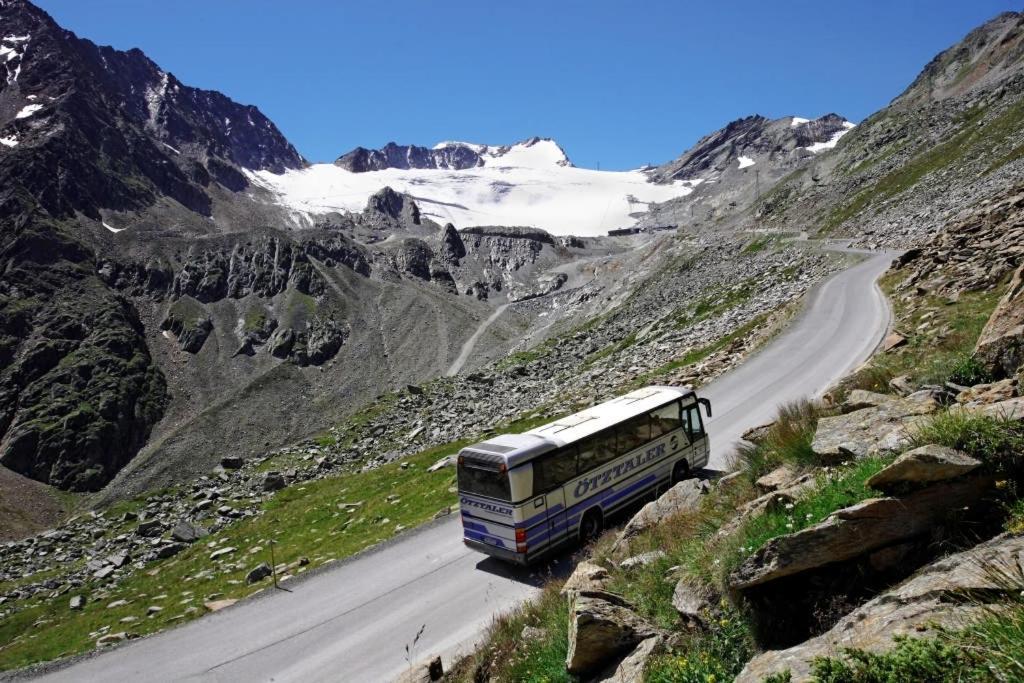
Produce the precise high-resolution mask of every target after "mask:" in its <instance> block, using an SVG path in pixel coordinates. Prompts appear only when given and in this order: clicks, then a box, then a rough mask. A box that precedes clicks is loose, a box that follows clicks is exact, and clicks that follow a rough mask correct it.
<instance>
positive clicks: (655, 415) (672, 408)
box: [650, 403, 682, 439]
mask: <svg viewBox="0 0 1024 683" xmlns="http://www.w3.org/2000/svg"><path fill="white" fill-rule="evenodd" d="M650 415H651V438H652V439H657V438H658V437H660V436H664V435H665V434H668V433H669V432H671V431H672V430H673V429H679V428H680V427H681V426H682V420H680V419H679V404H678V403H669V404H668V405H667V406H664V407H661V408H658V409H657V410H652V411H651V413H650Z"/></svg>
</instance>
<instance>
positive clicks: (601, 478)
mask: <svg viewBox="0 0 1024 683" xmlns="http://www.w3.org/2000/svg"><path fill="white" fill-rule="evenodd" d="M663 455H665V444H663V443H660V444H658V445H657V446H654V447H653V448H648V449H647V450H646V451H643V452H640V453H637V454H636V455H635V456H633V457H632V458H630V459H629V460H626V461H625V462H620V463H619V464H618V465H615V466H614V467H609V468H608V469H606V470H605V471H604V472H598V473H597V474H595V475H594V476H592V477H587V478H585V479H580V480H579V482H578V483H577V484H576V490H575V491H574V492H573V493H574V494H575V496H576V497H577V498H580V497H582V496H583V495H584V494H585V493H586V492H587V491H589V490H590V489H594V488H597V487H598V486H605V485H607V484H608V483H609V482H612V481H615V480H616V479H618V478H619V477H621V476H623V475H624V474H626V473H627V472H630V471H632V470H635V469H636V468H638V467H640V466H642V465H646V464H647V463H649V462H650V461H651V460H655V459H657V458H660V457H661V456H663Z"/></svg>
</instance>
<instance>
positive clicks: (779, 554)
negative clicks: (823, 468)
mask: <svg viewBox="0 0 1024 683" xmlns="http://www.w3.org/2000/svg"><path fill="white" fill-rule="evenodd" d="M991 486H992V480H991V479H990V478H988V477H974V478H969V479H964V480H962V481H955V482H943V483H939V484H934V485H932V486H929V487H928V488H926V489H923V490H921V491H917V492H915V493H912V494H910V495H908V496H905V497H902V498H872V499H869V500H866V501H864V502H862V503H858V504H857V505H854V506H852V507H848V508H844V509H842V510H838V511H836V512H834V513H833V514H832V515H830V516H829V517H828V518H827V519H826V520H825V521H823V522H821V523H819V524H815V525H814V526H811V527H808V528H806V529H803V530H802V531H798V532H796V533H793V534H788V535H786V536H779V537H777V538H774V539H772V540H770V541H768V543H766V544H765V545H764V546H763V547H761V548H759V549H758V550H757V551H755V552H754V554H753V555H751V556H750V557H749V558H748V559H747V560H746V561H745V562H743V564H741V565H740V566H739V567H738V568H737V569H736V570H735V571H734V572H732V574H730V575H729V586H730V588H732V589H733V590H737V591H741V592H742V591H746V590H749V589H751V588H754V587H756V586H761V585H763V584H766V583H769V582H771V581H777V580H779V579H782V578H785V577H789V576H793V575H795V574H799V573H801V572H806V571H809V570H812V569H817V568H819V567H824V566H826V565H829V564H834V563H838V562H844V561H847V560H851V559H853V558H856V557H859V556H862V555H865V554H867V553H869V552H871V551H873V550H876V549H878V548H882V547H884V546H887V545H892V544H895V543H899V542H901V541H905V540H907V539H911V538H914V537H916V536H920V535H922V534H926V533H928V532H929V531H931V529H932V528H933V527H934V526H935V524H936V523H937V522H938V521H939V520H941V519H942V518H943V517H944V516H945V515H947V514H948V513H949V512H950V511H951V510H955V509H957V508H962V507H963V506H965V505H970V504H972V503H974V502H975V501H977V500H978V499H979V498H980V497H981V496H982V495H984V494H985V493H986V492H987V491H989V490H990V489H991Z"/></svg>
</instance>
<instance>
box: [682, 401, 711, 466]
mask: <svg viewBox="0 0 1024 683" xmlns="http://www.w3.org/2000/svg"><path fill="white" fill-rule="evenodd" d="M683 426H684V427H685V429H686V432H687V436H689V437H690V443H691V444H693V456H692V460H691V461H690V463H691V464H692V463H700V462H705V461H706V458H707V455H708V440H707V439H706V438H704V437H705V436H706V435H707V433H706V432H705V431H704V421H703V420H702V419H701V416H700V406H699V405H698V404H696V403H695V404H693V405H692V406H687V407H685V408H683Z"/></svg>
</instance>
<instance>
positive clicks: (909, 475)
mask: <svg viewBox="0 0 1024 683" xmlns="http://www.w3.org/2000/svg"><path fill="white" fill-rule="evenodd" d="M979 467H981V461H980V460H975V459H974V458H972V457H971V456H969V455H967V454H966V453H961V452H960V451H958V450H955V449H952V448H947V447H945V446H935V445H928V446H921V447H919V448H915V449H913V450H911V451H907V452H906V453H904V454H903V455H901V456H899V457H898V458H896V460H894V461H893V462H892V464H890V465H889V466H888V467H886V468H885V469H883V470H882V471H880V472H877V473H876V474H874V475H873V476H872V477H871V478H870V479H868V481H867V485H868V486H870V487H871V488H873V489H878V490H879V491H889V490H892V489H894V488H897V487H899V486H900V485H903V484H927V483H931V482H936V481H947V480H949V479H955V478H957V477H961V476H963V475H965V474H969V473H970V472H973V471H974V470H976V469H978V468H979Z"/></svg>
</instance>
